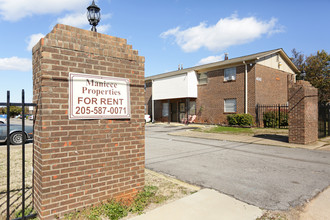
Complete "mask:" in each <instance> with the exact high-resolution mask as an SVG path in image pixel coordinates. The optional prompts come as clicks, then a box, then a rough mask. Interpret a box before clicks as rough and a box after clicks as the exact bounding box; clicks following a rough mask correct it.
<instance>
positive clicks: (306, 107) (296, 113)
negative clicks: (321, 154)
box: [289, 81, 318, 144]
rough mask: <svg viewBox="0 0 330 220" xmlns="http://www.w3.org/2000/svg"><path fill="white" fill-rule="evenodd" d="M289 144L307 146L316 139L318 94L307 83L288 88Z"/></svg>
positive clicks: (299, 82)
mask: <svg viewBox="0 0 330 220" xmlns="http://www.w3.org/2000/svg"><path fill="white" fill-rule="evenodd" d="M289 125H290V126H289V143H294V144H309V143H313V142H315V141H317V139H318V92H317V89H316V88H314V87H313V86H311V84H310V83H309V82H307V81H298V82H297V83H296V84H294V85H292V87H291V88H289Z"/></svg>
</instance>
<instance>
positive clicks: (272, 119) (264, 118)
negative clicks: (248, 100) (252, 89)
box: [256, 104, 289, 128]
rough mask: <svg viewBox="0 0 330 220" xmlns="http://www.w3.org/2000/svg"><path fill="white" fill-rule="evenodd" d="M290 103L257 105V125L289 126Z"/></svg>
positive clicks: (261, 126) (265, 126) (267, 126)
mask: <svg viewBox="0 0 330 220" xmlns="http://www.w3.org/2000/svg"><path fill="white" fill-rule="evenodd" d="M288 111H289V106H288V105H259V104H257V106H256V125H257V127H259V128H288V127H289V125H288Z"/></svg>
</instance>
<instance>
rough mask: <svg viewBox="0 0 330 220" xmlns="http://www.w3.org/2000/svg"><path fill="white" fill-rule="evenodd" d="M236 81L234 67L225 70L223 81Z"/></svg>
mask: <svg viewBox="0 0 330 220" xmlns="http://www.w3.org/2000/svg"><path fill="white" fill-rule="evenodd" d="M231 80H236V67H232V68H227V69H225V77H224V81H231Z"/></svg>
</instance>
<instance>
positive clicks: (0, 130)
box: [0, 124, 33, 145]
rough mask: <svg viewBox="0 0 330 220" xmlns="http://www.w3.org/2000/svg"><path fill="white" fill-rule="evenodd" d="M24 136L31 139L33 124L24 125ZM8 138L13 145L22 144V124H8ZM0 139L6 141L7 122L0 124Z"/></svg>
mask: <svg viewBox="0 0 330 220" xmlns="http://www.w3.org/2000/svg"><path fill="white" fill-rule="evenodd" d="M25 137H26V140H32V139H33V126H29V125H25ZM9 140H10V143H11V144H13V145H18V144H22V142H23V136H22V125H13V124H12V125H10V132H9ZM0 141H7V124H0Z"/></svg>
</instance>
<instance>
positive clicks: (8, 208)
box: [0, 90, 36, 220]
mask: <svg viewBox="0 0 330 220" xmlns="http://www.w3.org/2000/svg"><path fill="white" fill-rule="evenodd" d="M0 106H5V107H7V192H6V193H7V199H6V204H7V207H6V219H7V220H9V219H11V218H12V217H11V216H12V214H13V213H11V212H10V206H11V205H12V204H13V203H10V198H11V197H10V138H9V136H10V116H11V115H10V106H19V107H22V116H23V117H22V205H21V207H22V210H21V213H22V217H20V218H17V219H29V218H35V217H36V214H28V215H27V216H25V214H26V206H25V201H26V198H25V193H26V187H25V142H26V135H23V134H25V118H24V116H25V107H27V106H36V104H33V103H25V92H24V90H22V102H21V103H12V102H10V91H7V102H6V103H0ZM32 184H33V181H32ZM32 193H33V192H32Z"/></svg>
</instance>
